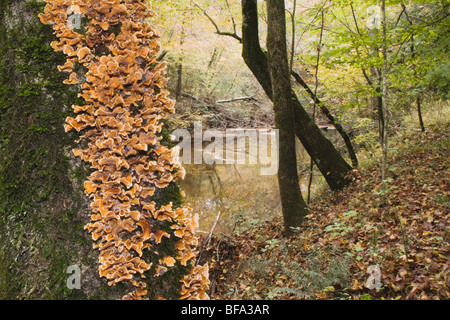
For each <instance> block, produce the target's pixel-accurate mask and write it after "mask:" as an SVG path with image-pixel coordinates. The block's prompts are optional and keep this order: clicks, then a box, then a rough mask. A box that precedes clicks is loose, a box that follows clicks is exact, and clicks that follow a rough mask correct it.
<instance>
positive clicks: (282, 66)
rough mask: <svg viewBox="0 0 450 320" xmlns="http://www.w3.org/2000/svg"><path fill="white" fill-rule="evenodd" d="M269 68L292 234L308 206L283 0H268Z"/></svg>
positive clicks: (280, 179) (283, 192) (284, 202)
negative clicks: (303, 190) (301, 178)
mask: <svg viewBox="0 0 450 320" xmlns="http://www.w3.org/2000/svg"><path fill="white" fill-rule="evenodd" d="M267 22H268V30H267V49H268V67H269V70H270V77H271V79H272V92H273V108H274V111H275V123H276V127H277V129H278V130H279V141H280V142H279V148H280V152H279V169H278V183H279V189H280V196H281V204H282V211H283V217H284V226H285V232H286V234H287V235H292V227H298V226H299V225H300V223H301V221H302V219H303V217H304V216H305V215H307V214H308V208H307V205H306V203H305V201H304V200H303V197H302V193H301V190H300V185H299V180H298V174H297V162H296V156H295V155H296V154H295V135H294V125H295V124H294V117H293V115H294V108H293V100H292V95H291V83H290V69H289V63H288V56H287V49H286V19H285V5H284V0H269V1H267Z"/></svg>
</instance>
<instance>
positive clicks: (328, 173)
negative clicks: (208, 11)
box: [242, 0, 351, 190]
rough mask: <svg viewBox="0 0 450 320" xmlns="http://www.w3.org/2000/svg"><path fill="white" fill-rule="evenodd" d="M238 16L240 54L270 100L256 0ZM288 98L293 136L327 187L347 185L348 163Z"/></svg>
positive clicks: (245, 4)
mask: <svg viewBox="0 0 450 320" xmlns="http://www.w3.org/2000/svg"><path fill="white" fill-rule="evenodd" d="M242 15H243V23H242V45H243V47H242V57H243V59H244V61H245V63H246V64H247V66H248V67H249V69H250V70H251V71H252V73H253V75H254V76H255V77H256V79H257V80H258V82H259V83H260V85H261V86H262V88H263V89H264V91H265V92H266V94H267V96H268V97H269V98H270V99H271V100H272V99H273V93H272V82H271V78H270V72H269V67H268V61H267V55H266V53H265V52H264V51H263V50H262V49H261V46H260V42H259V30H258V9H257V0H242ZM283 17H284V15H283ZM291 98H292V102H293V108H294V118H295V134H296V136H297V137H298V138H299V139H300V141H301V143H302V144H303V146H304V148H305V150H306V151H307V152H308V154H309V155H310V157H311V158H312V159H313V161H314V162H315V164H316V165H317V167H318V168H319V170H320V172H321V173H322V175H323V176H324V177H325V179H326V181H327V183H328V185H329V186H330V188H331V189H332V190H339V189H342V188H343V187H345V186H347V185H348V181H347V180H346V179H345V177H346V175H347V173H348V172H349V171H350V170H351V166H350V165H349V164H348V163H347V162H346V161H345V159H344V158H343V157H342V156H341V155H340V154H339V152H338V151H337V150H336V148H335V147H334V146H333V144H332V143H331V142H330V141H329V140H328V139H327V138H326V137H325V136H324V135H323V134H322V132H321V130H320V129H319V127H318V126H317V125H316V123H315V122H314V121H313V120H312V119H311V117H310V116H309V115H308V113H307V112H306V111H305V109H304V108H303V106H302V105H301V103H300V101H299V100H298V98H297V96H296V94H295V93H294V91H293V90H291Z"/></svg>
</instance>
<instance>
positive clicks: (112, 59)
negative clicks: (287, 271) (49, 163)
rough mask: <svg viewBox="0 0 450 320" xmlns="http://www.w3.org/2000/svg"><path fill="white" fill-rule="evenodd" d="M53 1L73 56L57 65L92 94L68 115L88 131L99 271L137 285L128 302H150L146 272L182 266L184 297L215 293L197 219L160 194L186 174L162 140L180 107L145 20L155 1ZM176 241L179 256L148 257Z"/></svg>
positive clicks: (47, 14)
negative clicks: (202, 257)
mask: <svg viewBox="0 0 450 320" xmlns="http://www.w3.org/2000/svg"><path fill="white" fill-rule="evenodd" d="M45 1H46V2H47V4H46V6H45V11H44V14H41V15H40V19H41V22H42V23H45V24H51V25H52V26H53V29H54V33H55V34H56V36H57V38H58V40H57V41H53V42H52V43H51V46H52V48H53V49H54V50H56V51H62V52H63V53H64V54H65V55H66V56H67V61H66V63H65V64H64V65H62V66H59V67H58V69H59V71H61V72H67V73H68V74H69V76H68V79H67V80H65V81H64V83H66V84H68V85H70V84H77V83H78V84H79V85H81V93H80V94H79V96H80V97H82V98H84V100H85V105H82V106H72V108H73V111H74V113H76V114H77V116H76V117H75V118H73V117H68V118H67V119H66V124H65V130H66V131H71V130H76V131H77V132H80V133H81V134H82V135H81V137H80V139H79V141H78V143H79V145H80V146H82V147H81V148H80V149H75V150H73V153H74V155H75V156H77V157H80V158H81V159H82V160H83V161H85V162H87V163H89V164H90V165H91V168H92V173H91V174H90V176H89V177H87V181H86V182H85V183H84V188H85V192H86V194H87V195H88V196H89V197H90V199H91V209H92V215H91V221H90V222H89V223H88V224H87V225H86V226H85V229H87V230H88V231H89V232H90V234H91V236H92V240H93V242H94V243H93V247H94V248H95V249H98V250H99V251H100V253H99V261H98V262H99V273H100V276H101V277H104V278H106V279H107V280H108V284H109V285H110V286H112V285H116V284H118V283H128V284H130V285H132V288H133V289H132V291H131V292H130V293H129V294H127V295H125V296H124V297H123V298H124V299H145V298H148V285H149V284H151V281H150V282H149V281H148V278H150V279H151V278H152V277H155V278H156V277H159V276H161V275H163V274H164V273H165V272H167V270H169V269H170V268H173V267H175V266H176V265H179V266H184V267H186V270H187V273H186V275H185V276H184V277H182V279H181V281H180V283H179V288H180V292H179V294H180V298H181V299H208V295H207V293H206V291H207V290H208V286H209V280H208V268H207V265H205V266H198V265H197V266H196V265H195V258H196V255H197V249H196V248H197V245H198V240H197V238H196V236H195V229H196V227H197V224H198V223H197V217H196V216H193V215H192V212H191V211H192V210H191V209H190V208H189V207H180V208H174V207H173V205H172V203H169V204H168V205H165V206H162V207H160V208H158V207H157V205H156V203H155V201H153V200H152V196H154V194H155V192H157V190H158V189H162V188H165V187H167V186H168V185H169V184H170V183H171V182H172V181H176V180H177V179H180V178H181V179H182V178H184V174H185V172H184V169H183V168H182V166H181V164H180V163H179V160H178V157H177V155H176V152H174V150H171V149H169V148H167V147H165V146H163V145H162V144H161V143H160V142H161V137H160V135H159V133H160V132H161V126H162V123H161V120H162V119H164V118H166V117H167V116H168V115H170V114H172V113H173V112H174V101H173V100H171V99H169V97H168V95H169V93H168V91H167V90H165V89H164V88H165V85H166V82H167V79H166V78H165V77H164V75H165V69H166V64H165V62H159V61H157V59H156V56H157V54H158V52H159V50H160V44H159V41H158V40H159V35H158V32H157V31H156V30H154V29H153V28H152V27H151V26H150V25H149V23H148V22H146V20H147V19H148V18H150V17H152V16H153V14H154V13H153V11H152V9H151V7H150V5H149V4H148V2H147V1H146V0H109V1H105V0H45ZM73 15H77V16H76V18H77V19H78V21H79V25H78V26H74V24H73V23H72V22H73V21H74V20H77V19H74V16H73ZM76 27H78V29H77V28H76ZM168 241H170V243H171V245H172V246H173V250H172V254H171V255H167V254H166V253H163V252H161V256H157V257H158V258H156V259H153V260H152V261H153V262H150V261H148V260H147V259H146V257H148V256H149V255H148V254H146V252H147V253H148V252H150V253H151V254H154V255H159V254H160V253H159V251H160V250H159V249H158V248H159V246H161V245H163V244H165V243H167V242H168ZM166 246H167V244H166ZM159 298H164V297H159Z"/></svg>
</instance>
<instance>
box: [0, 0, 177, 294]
mask: <svg viewBox="0 0 450 320" xmlns="http://www.w3.org/2000/svg"><path fill="white" fill-rule="evenodd" d="M44 5H45V3H44V2H43V1H39V0H2V1H1V2H0V299H117V298H121V297H122V296H123V295H124V293H125V288H124V287H122V286H116V287H108V285H107V281H106V280H105V279H101V278H100V277H99V275H98V264H97V258H98V252H97V251H96V250H93V249H92V240H91V238H90V236H89V234H88V233H87V231H85V230H84V229H83V228H84V226H85V225H86V223H88V222H89V220H90V214H91V213H92V212H91V209H90V207H89V203H90V201H89V199H88V198H87V196H86V195H85V194H84V188H83V182H84V180H86V177H87V176H88V175H89V168H87V167H86V166H85V165H84V164H83V163H81V160H78V159H77V158H75V157H73V155H72V152H71V150H72V149H73V147H74V146H75V141H76V140H77V138H78V137H77V134H74V133H72V134H68V133H65V132H64V123H65V118H66V117H67V116H68V115H69V114H71V113H72V108H71V106H72V105H73V104H76V105H77V104H78V105H80V103H82V102H83V101H80V100H79V98H77V94H78V91H77V90H76V89H69V87H68V86H67V85H65V84H63V80H64V79H65V78H66V77H67V76H66V75H65V74H63V73H61V72H59V71H58V69H57V66H58V65H62V64H64V62H65V58H64V56H63V54H62V52H56V53H55V52H54V51H53V49H52V48H51V47H50V43H51V42H52V41H54V40H56V38H55V36H54V35H53V30H52V28H51V26H48V25H44V24H41V23H40V21H39V18H38V13H39V12H43V8H44ZM180 199H181V196H180V190H179V188H178V186H177V185H176V184H172V185H170V186H169V187H168V188H166V189H165V190H161V192H159V193H158V194H157V195H155V201H156V202H157V203H158V204H167V203H168V202H169V201H172V202H173V203H174V206H178V205H180V203H181V200H180ZM73 265H75V266H78V267H79V268H80V270H81V277H80V280H81V286H80V288H79V289H76V288H73V289H70V288H69V287H68V286H67V280H68V279H69V277H70V276H71V275H74V274H73V273H67V268H68V267H70V266H73ZM180 277H181V276H179V275H177V276H176V277H175V276H174V281H173V282H174V283H173V285H168V284H167V283H160V284H158V285H157V286H155V287H157V290H158V291H159V292H160V291H161V290H163V289H164V290H163V291H169V290H171V291H170V292H169V294H168V295H166V296H168V297H169V298H177V294H178V290H179V287H180V285H179V282H178V281H179V278H180Z"/></svg>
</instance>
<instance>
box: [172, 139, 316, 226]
mask: <svg viewBox="0 0 450 320" xmlns="http://www.w3.org/2000/svg"><path fill="white" fill-rule="evenodd" d="M297 150H298V153H297V160H298V163H299V168H298V169H299V174H300V178H301V184H302V189H303V191H304V190H305V189H304V188H306V185H307V181H308V177H309V156H308V154H307V153H306V151H305V150H304V149H303V147H302V146H301V144H298V145H297ZM246 151H247V150H246ZM184 167H185V169H186V177H185V179H184V180H182V181H180V186H181V188H182V189H183V191H184V192H185V193H186V198H185V202H186V203H189V204H190V205H191V207H192V208H193V210H194V212H195V213H198V214H199V216H200V221H199V222H200V229H201V230H203V231H204V232H206V233H209V231H210V230H211V227H212V225H213V224H214V221H215V219H216V217H217V216H218V213H219V212H221V215H220V220H219V221H218V223H217V226H216V227H215V232H224V233H229V232H231V230H233V228H234V227H235V224H236V222H237V221H238V220H242V219H244V220H245V219H246V220H251V219H259V220H261V221H264V220H265V219H268V218H270V217H273V216H276V215H279V214H281V210H280V209H281V208H280V199H279V191H278V180H277V176H276V175H273V176H262V175H261V174H260V169H261V168H260V166H258V165H239V164H237V165H225V164H216V163H213V164H205V163H203V164H198V165H196V164H191V165H184ZM314 175H315V177H316V178H321V177H320V173H315V174H314ZM321 179H322V178H321Z"/></svg>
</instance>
